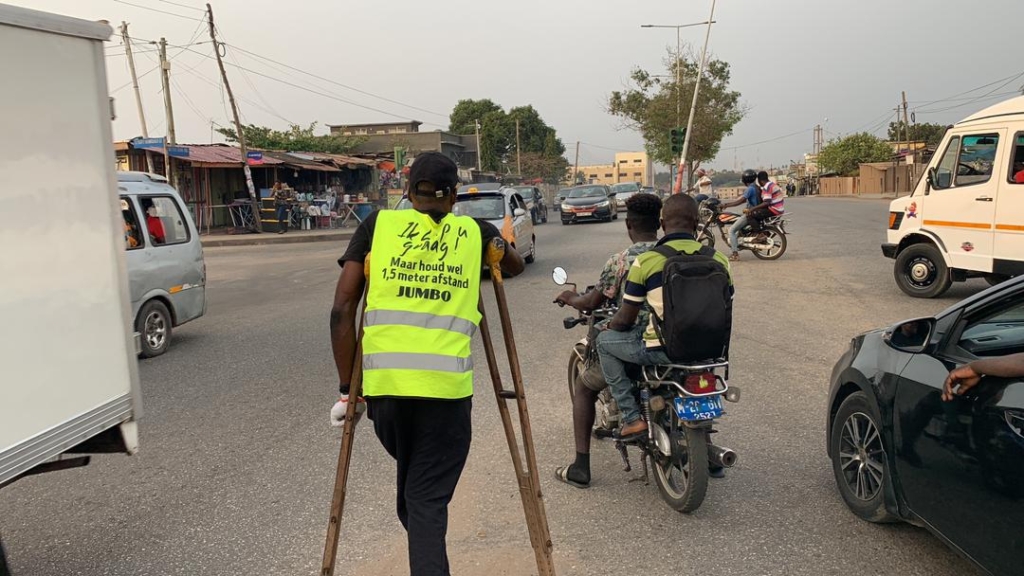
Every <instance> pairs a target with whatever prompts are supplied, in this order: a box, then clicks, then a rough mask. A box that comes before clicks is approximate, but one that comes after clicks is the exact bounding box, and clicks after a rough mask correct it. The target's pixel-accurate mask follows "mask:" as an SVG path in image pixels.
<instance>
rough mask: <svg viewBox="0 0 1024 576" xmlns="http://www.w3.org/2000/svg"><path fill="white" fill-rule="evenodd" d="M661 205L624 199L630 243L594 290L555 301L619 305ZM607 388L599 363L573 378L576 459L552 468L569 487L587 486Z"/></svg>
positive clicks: (650, 199) (652, 241) (647, 198)
mask: <svg viewBox="0 0 1024 576" xmlns="http://www.w3.org/2000/svg"><path fill="white" fill-rule="evenodd" d="M661 205H662V204H661V198H658V197H657V196H656V195H654V194H635V195H633V196H631V197H630V198H629V199H628V200H626V230H627V231H628V233H629V239H630V241H632V242H633V245H632V246H630V247H629V248H626V249H625V250H623V251H621V252H619V253H617V254H613V255H612V256H611V258H609V259H608V262H606V263H605V265H604V269H603V270H602V271H601V278H600V279H599V280H598V281H597V284H596V285H595V286H594V288H593V289H591V290H590V291H588V292H587V293H586V294H577V293H576V292H574V291H572V290H566V291H565V292H562V293H561V294H559V295H558V298H556V299H555V302H557V303H559V304H563V305H564V304H568V305H569V306H572V307H573V308H575V309H577V310H580V311H583V312H590V311H592V310H594V309H596V308H599V307H600V306H601V305H602V304H604V303H605V302H606V301H611V302H612V303H614V304H615V305H616V306H618V305H620V304H621V302H622V294H623V292H624V288H625V286H624V285H625V280H626V274H627V273H628V272H629V268H630V267H631V266H632V265H633V261H634V260H635V259H636V257H637V256H639V255H640V254H643V253H644V252H647V251H648V250H650V249H651V248H653V247H654V246H655V245H656V244H657V241H658V227H659V225H660V221H659V219H660V217H661ZM646 314H647V313H646V312H644V315H645V316H646ZM607 387H608V383H607V382H606V381H605V379H604V376H603V375H602V374H601V367H600V366H588V367H587V370H586V371H584V372H583V373H582V374H580V377H579V378H577V380H576V383H575V391H574V395H573V402H572V404H573V406H572V422H573V436H574V437H575V440H576V460H575V461H574V462H573V463H572V464H570V465H569V466H561V467H559V468H557V469H556V470H555V478H556V479H558V480H560V481H562V482H565V483H566V484H569V485H570V486H575V487H577V488H587V487H589V486H590V436H591V431H592V429H593V427H594V419H595V418H596V409H595V404H596V403H597V398H598V395H599V394H600V393H601V391H602V390H604V389H605V388H607Z"/></svg>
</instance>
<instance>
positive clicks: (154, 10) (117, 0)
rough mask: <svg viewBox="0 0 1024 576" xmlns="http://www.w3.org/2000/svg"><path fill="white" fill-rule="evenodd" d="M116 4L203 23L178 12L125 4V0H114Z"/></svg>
mask: <svg viewBox="0 0 1024 576" xmlns="http://www.w3.org/2000/svg"><path fill="white" fill-rule="evenodd" d="M114 2H117V3H118V4H126V5H128V6H134V7H136V8H142V9H143V10H150V11H152V12H159V13H161V14H167V15H168V16H177V17H178V18H184V19H185V20H193V21H195V22H202V20H200V19H199V18H193V17H191V16H185V15H184V14H178V13H176V12H168V11H166V10H160V9H158V8H153V7H150V6H143V5H142V4H132V3H131V2H125V0H114Z"/></svg>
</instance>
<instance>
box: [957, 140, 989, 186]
mask: <svg viewBox="0 0 1024 576" xmlns="http://www.w3.org/2000/svg"><path fill="white" fill-rule="evenodd" d="M998 148H999V134H980V135H976V136H974V135H972V136H964V137H963V138H962V139H961V140H960V156H959V158H957V165H956V179H955V180H954V182H955V184H956V186H970V185H971V184H982V183H984V182H988V181H989V179H990V178H992V170H993V169H994V168H995V163H996V150H997V149H998Z"/></svg>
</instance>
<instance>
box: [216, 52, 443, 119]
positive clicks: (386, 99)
mask: <svg viewBox="0 0 1024 576" xmlns="http://www.w3.org/2000/svg"><path fill="white" fill-rule="evenodd" d="M229 46H231V47H232V48H234V49H236V50H238V51H239V52H243V53H245V54H248V55H250V56H254V57H256V58H259V59H261V60H266V61H267V62H272V63H274V64H277V65H278V66H283V67H285V68H288V69H289V70H294V71H296V72H299V73H302V74H305V75H307V76H311V77H313V78H316V79H317V80H322V81H324V82H329V83H331V84H334V85H336V86H340V87H342V88H345V89H347V90H352V91H353V92H359V93H360V94H365V95H366V96H371V97H373V98H377V99H379V100H384V101H385V102H390V103H392V104H398V105H399V106H404V107H406V108H409V109H411V110H416V111H419V112H424V113H426V114H433V115H434V116H439V117H441V118H448V115H447V114H441V113H440V112H434V111H432V110H427V109H426V108H420V107H418V106H413V105H412V104H406V103H404V102H400V101H398V100H393V99H391V98H388V97H386V96H381V95H379V94H374V93H373V92H367V91H366V90H362V89H360V88H356V87H354V86H349V85H347V84H342V83H341V82H337V81H335V80H331V79H330V78H325V77H323V76H319V75H317V74H314V73H312V72H307V71H305V70H302V69H300V68H296V67H294V66H291V65H288V64H285V63H283V62H278V61H277V60H273V59H271V58H267V57H266V56H260V55H259V54H256V53H254V52H250V51H248V50H245V49H244V48H240V47H238V46H235V45H234V44H229Z"/></svg>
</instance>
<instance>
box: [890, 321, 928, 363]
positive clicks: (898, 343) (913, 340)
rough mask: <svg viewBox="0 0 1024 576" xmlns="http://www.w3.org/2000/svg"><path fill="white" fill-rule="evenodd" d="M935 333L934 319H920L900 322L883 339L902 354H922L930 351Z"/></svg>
mask: <svg viewBox="0 0 1024 576" xmlns="http://www.w3.org/2000/svg"><path fill="white" fill-rule="evenodd" d="M934 332H935V319H934V318H918V319H916V320H907V321H905V322H900V323H899V324H896V325H895V326H893V327H891V328H889V329H888V330H886V331H885V334H884V335H883V336H882V339H883V340H884V341H885V343H886V344H888V345H889V346H891V347H892V348H894V349H896V350H899V351H900V352H906V353H908V354H920V353H922V352H924V351H925V350H927V349H928V343H929V342H930V341H931V338H932V333H934Z"/></svg>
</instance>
